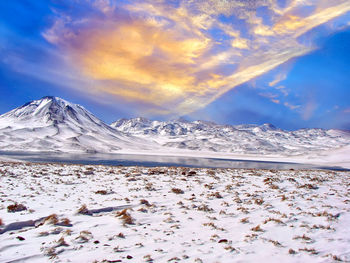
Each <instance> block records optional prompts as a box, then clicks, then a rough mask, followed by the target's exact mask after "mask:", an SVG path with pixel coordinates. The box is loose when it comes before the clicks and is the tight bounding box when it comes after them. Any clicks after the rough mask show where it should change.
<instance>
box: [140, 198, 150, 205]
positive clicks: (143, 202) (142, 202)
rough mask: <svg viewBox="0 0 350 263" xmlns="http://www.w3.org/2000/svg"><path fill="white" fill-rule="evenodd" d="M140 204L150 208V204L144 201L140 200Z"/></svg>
mask: <svg viewBox="0 0 350 263" xmlns="http://www.w3.org/2000/svg"><path fill="white" fill-rule="evenodd" d="M140 203H141V204H142V205H145V206H151V204H150V203H149V202H148V201H147V200H146V199H141V200H140Z"/></svg>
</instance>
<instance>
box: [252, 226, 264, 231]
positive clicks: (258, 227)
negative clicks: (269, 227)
mask: <svg viewBox="0 0 350 263" xmlns="http://www.w3.org/2000/svg"><path fill="white" fill-rule="evenodd" d="M251 230H252V231H255V232H264V230H262V229H261V227H260V225H257V226H256V227H253V228H251Z"/></svg>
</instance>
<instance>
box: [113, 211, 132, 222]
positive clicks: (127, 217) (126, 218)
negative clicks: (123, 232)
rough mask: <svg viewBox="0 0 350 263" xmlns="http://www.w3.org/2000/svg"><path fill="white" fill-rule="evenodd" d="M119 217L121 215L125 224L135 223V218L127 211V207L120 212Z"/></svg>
mask: <svg viewBox="0 0 350 263" xmlns="http://www.w3.org/2000/svg"><path fill="white" fill-rule="evenodd" d="M116 216H117V217H120V218H121V219H122V220H123V225H134V224H135V223H134V219H133V218H132V217H131V215H130V214H129V213H128V212H127V209H123V210H122V211H120V212H118V213H117V215H116Z"/></svg>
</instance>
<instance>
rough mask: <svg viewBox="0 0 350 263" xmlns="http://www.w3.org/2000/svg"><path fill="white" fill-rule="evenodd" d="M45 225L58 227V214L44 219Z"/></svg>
mask: <svg viewBox="0 0 350 263" xmlns="http://www.w3.org/2000/svg"><path fill="white" fill-rule="evenodd" d="M43 223H44V224H51V225H57V223H58V216H57V215H56V214H52V215H49V216H48V217H46V218H45V219H44V222H43Z"/></svg>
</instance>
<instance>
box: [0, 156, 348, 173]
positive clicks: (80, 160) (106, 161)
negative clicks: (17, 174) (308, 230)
mask: <svg viewBox="0 0 350 263" xmlns="http://www.w3.org/2000/svg"><path fill="white" fill-rule="evenodd" d="M0 155H1V156H4V157H10V158H15V159H20V160H24V161H30V162H41V163H42V162H48V163H51V162H54V163H68V164H95V165H97V164H99V165H123V166H146V167H157V166H168V167H169V166H184V167H200V168H245V169H276V170H282V169H295V170H300V169H329V170H347V169H343V168H341V167H326V166H317V165H312V164H300V163H289V162H269V161H255V160H239V159H216V158H202V157H183V156H157V155H138V154H59V153H19V152H0Z"/></svg>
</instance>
